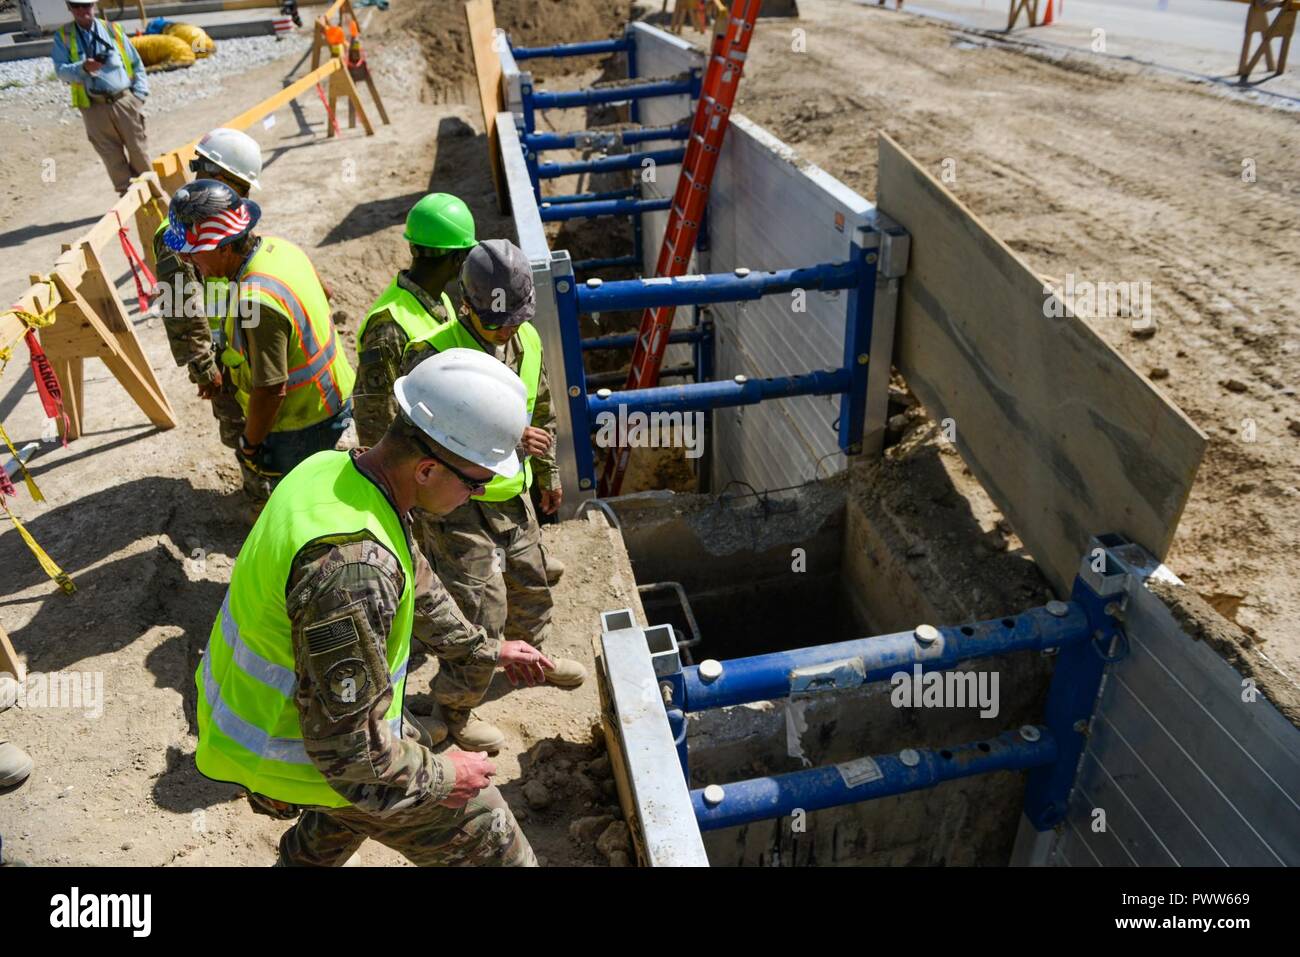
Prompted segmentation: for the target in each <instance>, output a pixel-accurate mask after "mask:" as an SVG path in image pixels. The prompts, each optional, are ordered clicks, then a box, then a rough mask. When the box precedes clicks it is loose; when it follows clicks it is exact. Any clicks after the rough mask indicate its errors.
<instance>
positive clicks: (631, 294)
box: [553, 228, 880, 490]
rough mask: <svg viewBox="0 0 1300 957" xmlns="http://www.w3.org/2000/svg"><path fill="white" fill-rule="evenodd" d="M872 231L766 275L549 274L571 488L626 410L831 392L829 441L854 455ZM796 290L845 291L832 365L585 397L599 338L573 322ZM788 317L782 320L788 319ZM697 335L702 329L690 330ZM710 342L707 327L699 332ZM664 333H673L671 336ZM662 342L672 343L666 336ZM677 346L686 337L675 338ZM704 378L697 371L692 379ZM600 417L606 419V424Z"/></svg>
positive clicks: (703, 352) (707, 348) (588, 476)
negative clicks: (837, 252)
mask: <svg viewBox="0 0 1300 957" xmlns="http://www.w3.org/2000/svg"><path fill="white" fill-rule="evenodd" d="M879 243H880V234H879V233H878V232H876V231H875V230H872V229H870V228H866V229H863V230H862V232H861V234H860V235H859V236H858V237H857V238H855V239H854V241H853V242H852V243H851V246H850V258H849V259H848V260H847V261H846V262H841V263H822V264H820V265H816V266H806V267H801V268H796V269H779V270H775V271H770V272H764V271H757V270H754V271H751V270H748V269H737V270H736V271H735V272H734V273H713V274H707V275H691V276H678V277H675V278H667V277H661V278H657V279H630V280H624V281H619V282H602V281H601V280H599V279H589V280H587V282H586V283H584V284H583V285H577V284H576V283H575V282H574V279H573V275H572V273H571V272H565V271H556V272H555V273H554V274H553V282H554V285H555V300H556V305H557V307H558V311H559V320H560V337H561V342H562V344H563V347H564V372H565V376H566V381H567V383H568V391H569V395H568V398H569V412H570V415H571V419H570V421H571V422H572V423H573V443H574V457H575V459H576V463H577V472H578V484H579V486H580V487H581V488H582V489H584V490H586V489H592V488H595V485H596V464H595V456H594V453H593V452H592V448H591V434H592V432H593V431H595V430H596V429H598V428H599V427H600V426H601V424H602V423H603V422H607V421H612V422H618V423H620V428H621V424H622V423H623V422H625V421H627V417H628V416H631V415H632V414H633V413H638V412H639V413H647V414H649V413H654V412H669V413H672V412H691V411H704V412H706V413H707V412H709V411H711V410H713V409H723V408H729V407H733V406H740V405H753V404H755V403H757V402H762V401H764V400H766V399H778V398H786V397H790V396H797V395H839V396H840V397H841V398H840V416H839V425H838V441H839V447H840V449H841V451H843V452H844V453H845V454H846V455H855V454H857V453H859V452H860V451H861V450H862V432H863V427H864V425H865V407H866V394H867V359H868V356H867V350H868V348H869V345H870V343H871V324H872V310H873V306H874V300H875V286H876V264H877V258H878V256H877V249H878V248H879ZM796 289H801V290H808V291H811V290H837V289H844V290H848V296H847V297H846V300H847V317H846V321H845V324H844V353H843V364H842V365H841V366H840V367H839V368H838V369H832V370H817V371H813V372H805V373H800V374H796V375H787V376H779V377H775V378H770V379H749V378H746V377H745V376H737V377H736V378H735V379H728V380H726V381H720V382H714V381H697V382H691V383H686V384H683V385H673V386H660V387H657V388H651V389H634V390H630V391H623V392H611V391H610V390H608V389H601V390H600V391H599V392H598V393H596V394H595V395H589V394H588V392H587V372H586V367H585V365H584V364H583V361H582V353H583V351H584V349H589V348H600V345H597V344H596V343H599V342H600V341H601V340H587V341H586V342H584V340H583V338H582V332H581V326H580V323H579V316H582V315H587V314H591V313H600V312H608V311H610V310H614V309H628V310H637V311H640V310H643V309H646V308H652V307H656V306H696V307H699V306H705V305H710V304H712V303H718V302H744V301H750V300H755V299H760V298H762V297H763V296H770V295H774V294H777V293H783V292H792V291H794V290H796ZM797 316H798V314H797V313H794V314H792V316H791V321H792V322H793V321H797ZM693 331H694V332H696V333H702V332H703V329H702V328H697V329H696V330H693ZM707 334H708V337H709V338H710V339H711V335H712V325H711V323H710V324H709V326H708V331H707ZM673 335H674V336H677V335H679V333H676V332H675V333H673ZM669 341H670V342H672V341H674V339H673V338H672V337H671V336H670V339H669ZM678 341H691V340H689V339H679V340H678ZM696 346H697V349H696V357H695V359H696V362H695V365H696V368H697V370H707V374H709V375H711V374H712V367H713V348H712V342H711V341H710V342H708V343H707V344H705V343H702V342H696ZM704 374H706V373H705V371H701V373H700V375H701V376H702V375H704ZM607 416H613V419H608V418H607Z"/></svg>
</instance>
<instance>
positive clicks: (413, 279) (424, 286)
mask: <svg viewBox="0 0 1300 957" xmlns="http://www.w3.org/2000/svg"><path fill="white" fill-rule="evenodd" d="M403 237H404V238H405V239H406V241H407V242H408V243H410V244H411V266H410V268H409V269H403V270H402V271H401V272H399V273H398V274H397V275H396V276H395V277H394V278H393V281H392V282H390V283H389V284H388V288H387V289H385V290H384V292H383V294H382V295H381V296H380V297H379V298H378V299H376V300H375V304H374V305H373V306H371V307H370V311H369V312H368V313H367V314H366V317H365V318H364V319H363V320H361V327H360V328H359V329H358V330H357V359H358V366H357V384H356V391H355V392H354V393H353V403H354V406H355V411H354V413H353V417H354V421H355V422H356V425H357V440H358V441H359V443H360V444H361V446H362V447H363V448H367V447H370V446H372V445H374V444H376V443H377V442H378V441H379V439H380V438H382V437H383V434H384V432H385V431H387V429H388V426H389V425H390V424H392V421H393V419H395V418H396V417H397V404H396V401H395V400H394V398H393V383H394V382H396V381H397V377H398V376H399V375H400V374H401V372H400V367H401V363H402V351H403V350H404V349H405V348H406V344H407V343H408V342H412V341H414V340H417V339H423V338H425V337H426V336H428V335H429V334H430V333H432V332H433V330H434V329H436V328H437V327H438V326H440V325H442V324H443V323H444V322H446V321H447V320H448V319H450V318H452V317H453V316H455V315H456V308H457V305H458V304H457V303H455V302H454V301H453V300H452V297H451V296H450V295H448V293H447V291H446V287H447V285H448V284H449V283H451V282H452V280H454V279H455V278H456V276H457V274H458V273H459V272H460V266H461V263H463V262H464V261H465V257H466V256H467V255H468V254H469V251H470V250H471V249H473V248H474V244H475V239H474V217H473V215H472V214H471V213H470V211H469V207H468V206H466V205H465V203H464V202H463V201H461V200H460V199H458V198H457V197H455V196H452V195H451V194H450V193H430V194H429V195H428V196H425V197H424V198H423V199H421V200H420V201H419V202H418V203H416V204H415V205H414V206H412V207H411V211H410V212H409V213H408V214H407V216H406V232H405V233H403Z"/></svg>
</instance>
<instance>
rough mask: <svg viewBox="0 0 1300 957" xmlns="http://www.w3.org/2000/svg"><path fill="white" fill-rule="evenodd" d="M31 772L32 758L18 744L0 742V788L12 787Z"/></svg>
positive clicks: (24, 779)
mask: <svg viewBox="0 0 1300 957" xmlns="http://www.w3.org/2000/svg"><path fill="white" fill-rule="evenodd" d="M31 773H32V759H31V758H29V757H28V756H27V752H26V751H24V750H23V749H22V748H20V747H18V745H16V744H14V743H12V742H10V741H4V742H0V788H7V787H12V786H13V785H15V784H18V783H19V782H21V781H26V780H27V775H29V774H31Z"/></svg>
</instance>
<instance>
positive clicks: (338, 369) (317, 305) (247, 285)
mask: <svg viewBox="0 0 1300 957" xmlns="http://www.w3.org/2000/svg"><path fill="white" fill-rule="evenodd" d="M235 286H237V288H238V296H237V297H232V299H235V300H236V301H235V302H232V303H231V308H230V312H229V314H228V315H227V317H226V321H225V336H226V348H225V350H224V351H223V352H222V354H221V361H222V362H223V363H224V364H225V366H226V367H227V368H228V369H229V370H230V374H231V376H232V377H233V378H234V382H235V385H236V387H237V388H238V389H239V392H240V393H241V394H242V397H243V400H244V401H243V402H242V403H241V404H242V405H243V408H244V411H245V413H247V411H248V404H247V395H248V393H250V392H252V388H253V374H252V369H251V368H250V366H249V364H248V337H247V332H246V330H245V329H244V323H245V322H246V321H254V320H252V319H249V318H248V316H249V313H250V311H252V315H254V316H255V315H256V312H255V309H256V307H257V306H258V305H259V304H263V305H266V306H269V307H270V308H272V309H274V310H275V311H276V312H279V313H281V314H283V315H285V316H288V318H289V321H290V323H291V325H292V326H293V335H291V336H290V337H289V381H288V392H287V393H286V394H285V397H284V403H283V404H282V405H281V406H280V410H279V412H277V413H276V416H275V423H274V424H273V425H272V426H271V431H272V432H296V431H298V430H299V429H305V428H307V427H308V426H312V425H316V424H317V423H318V422H324V421H325V420H326V419H329V418H332V417H333V416H335V415H337V414H338V412H339V410H340V409H342V408H343V403H345V402H346V401H347V400H348V399H349V398H351V396H352V385H353V383H354V382H355V380H356V372H355V371H353V369H352V365H351V363H349V362H348V359H347V356H346V355H344V354H343V350H342V349H341V348H339V337H338V334H337V333H336V332H335V331H334V323H333V322H332V321H331V320H330V306H329V300H328V299H327V298H326V297H325V289H324V287H323V286H321V284H320V279H319V278H318V277H317V275H316V269H315V268H314V267H313V266H312V264H311V260H310V259H308V258H307V254H306V253H304V252H303V251H302V250H301V249H299V248H298V247H297V246H295V245H294V244H293V243H291V242H289V241H288V240H285V239H277V238H274V237H270V236H267V237H264V238H263V239H262V241H261V245H260V246H259V247H258V249H257V252H255V253H253V256H252V258H251V259H249V260H248V262H247V263H246V264H245V265H244V270H243V272H242V273H241V274H240V275H239V276H238V277H237V278H236V280H235Z"/></svg>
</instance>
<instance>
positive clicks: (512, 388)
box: [393, 349, 528, 478]
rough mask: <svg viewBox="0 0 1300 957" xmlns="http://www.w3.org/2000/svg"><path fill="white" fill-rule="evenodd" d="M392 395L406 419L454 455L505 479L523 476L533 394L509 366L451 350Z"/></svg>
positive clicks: (428, 361)
mask: <svg viewBox="0 0 1300 957" xmlns="http://www.w3.org/2000/svg"><path fill="white" fill-rule="evenodd" d="M393 392H394V394H395V395H396V396H397V404H398V405H400V406H401V408H402V411H403V412H404V413H405V414H406V417H407V418H409V419H410V420H411V421H412V422H414V423H415V425H416V426H417V427H418V428H419V429H421V430H422V431H423V432H424V433H425V434H426V435H428V436H429V438H431V439H433V440H434V441H435V442H437V443H438V444H439V445H441V446H442V447H443V448H445V449H447V450H448V451H449V452H454V453H455V454H457V455H459V456H460V457H461V458H463V459H466V460H468V461H470V462H473V463H474V464H475V465H479V466H482V467H483V468H485V469H491V470H492V471H493V472H495V473H496V474H497V475H503V476H505V477H506V478H512V477H513V476H515V475H517V474H518V473H519V469H520V465H519V456H518V455H516V454H515V447H516V446H517V445H518V444H519V440H520V439H521V438H522V437H523V434H524V427H525V426H527V425H528V398H527V395H528V394H527V391H526V390H525V389H524V383H523V381H522V380H521V379H520V378H519V376H517V375H515V373H514V371H513V370H512V369H511V368H510V367H509V366H507V365H506V364H505V363H504V362H502V361H500V360H499V359H495V358H493V357H492V356H490V355H488V354H487V353H485V352H479V351H478V350H477V349H448V350H446V351H445V352H439V353H437V354H436V355H432V356H430V357H429V358H427V359H425V360H424V361H423V362H421V363H420V364H419V365H418V366H416V367H415V368H414V369H412V370H411V373H410V374H409V375H404V376H402V377H401V378H400V379H398V380H397V381H396V382H395V383H393Z"/></svg>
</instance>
